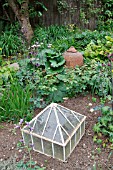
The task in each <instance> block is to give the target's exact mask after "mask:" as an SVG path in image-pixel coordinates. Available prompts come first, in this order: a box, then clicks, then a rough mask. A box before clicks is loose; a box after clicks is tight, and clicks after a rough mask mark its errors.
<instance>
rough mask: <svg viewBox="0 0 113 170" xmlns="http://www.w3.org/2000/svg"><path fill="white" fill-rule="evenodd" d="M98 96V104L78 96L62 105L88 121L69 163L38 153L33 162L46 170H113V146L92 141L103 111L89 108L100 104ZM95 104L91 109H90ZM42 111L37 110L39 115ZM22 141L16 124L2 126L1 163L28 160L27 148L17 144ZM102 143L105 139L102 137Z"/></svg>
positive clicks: (89, 98) (33, 156)
mask: <svg viewBox="0 0 113 170" xmlns="http://www.w3.org/2000/svg"><path fill="white" fill-rule="evenodd" d="M93 97H96V102H94V101H92V96H91V95H90V94H87V95H85V96H82V95H80V96H77V97H73V98H71V99H66V100H64V102H63V103H60V104H61V105H63V106H65V107H67V108H69V109H71V110H74V111H76V112H79V113H81V114H83V115H85V116H87V118H86V131H85V135H84V136H83V137H82V139H81V140H80V142H79V144H78V145H77V146H76V148H75V149H74V151H73V152H72V154H71V155H70V157H69V158H68V159H67V162H65V163H63V162H61V161H59V160H56V159H53V158H51V157H47V156H45V155H42V154H40V153H38V152H34V151H31V155H32V159H33V161H36V162H37V164H38V165H39V166H41V167H43V166H44V167H46V169H47V170H112V169H113V149H111V148H110V144H108V145H107V147H105V148H103V147H102V146H101V145H98V144H96V143H94V142H93V137H94V135H95V134H94V132H93V126H94V124H95V123H96V122H97V118H98V117H99V116H100V114H101V113H100V111H94V112H90V109H91V108H93V107H95V106H98V105H100V99H99V98H98V96H93ZM89 103H92V106H89ZM41 110H42V109H37V110H36V111H35V114H36V115H37V114H38V113H39V112H40V111H41ZM20 139H22V136H21V132H20V130H19V129H18V130H16V133H15V132H14V124H12V123H1V124H0V161H1V162H2V161H4V160H7V159H9V158H10V157H12V156H13V157H16V161H17V162H18V161H20V160H21V159H22V158H23V157H24V160H29V154H28V152H27V150H26V149H22V148H18V147H17V144H18V143H19V142H18V141H19V140H20ZM103 140H105V139H104V138H103Z"/></svg>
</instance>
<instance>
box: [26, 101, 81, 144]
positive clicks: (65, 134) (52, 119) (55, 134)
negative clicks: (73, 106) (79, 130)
mask: <svg viewBox="0 0 113 170" xmlns="http://www.w3.org/2000/svg"><path fill="white" fill-rule="evenodd" d="M82 119H84V116H83V115H81V114H79V113H77V112H74V111H72V110H69V109H67V108H66V107H63V106H61V105H58V104H56V103H51V104H50V105H49V106H47V107H46V108H45V109H44V110H43V111H42V112H40V114H38V115H37V116H36V117H35V118H34V119H32V121H31V122H30V126H31V127H32V129H33V130H32V133H34V134H37V135H38V136H40V137H42V138H43V137H44V138H46V139H50V140H51V141H53V142H57V143H59V144H64V143H65V142H66V140H67V139H68V138H69V137H70V136H71V134H72V133H73V131H74V130H75V128H76V127H77V126H78V125H79V124H80V122H82ZM25 129H26V130H27V127H26V128H25Z"/></svg>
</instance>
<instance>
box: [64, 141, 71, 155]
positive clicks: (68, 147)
mask: <svg viewBox="0 0 113 170" xmlns="http://www.w3.org/2000/svg"><path fill="white" fill-rule="evenodd" d="M65 154H66V158H67V157H68V155H69V154H70V141H69V142H68V143H67V145H66V147H65Z"/></svg>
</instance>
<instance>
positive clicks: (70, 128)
mask: <svg viewBox="0 0 113 170" xmlns="http://www.w3.org/2000/svg"><path fill="white" fill-rule="evenodd" d="M57 114H58V118H59V122H60V124H61V126H62V127H63V128H64V129H65V130H66V131H67V133H68V134H71V133H72V132H73V130H74V128H73V126H72V125H71V124H70V123H69V121H68V120H66V118H65V117H64V115H63V114H62V113H61V112H60V111H59V110H58V109H57Z"/></svg>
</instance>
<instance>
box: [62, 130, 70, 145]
mask: <svg viewBox="0 0 113 170" xmlns="http://www.w3.org/2000/svg"><path fill="white" fill-rule="evenodd" d="M62 135H63V138H64V142H65V141H66V140H67V139H68V137H69V136H68V135H67V134H66V133H65V131H64V130H63V129H62Z"/></svg>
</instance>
